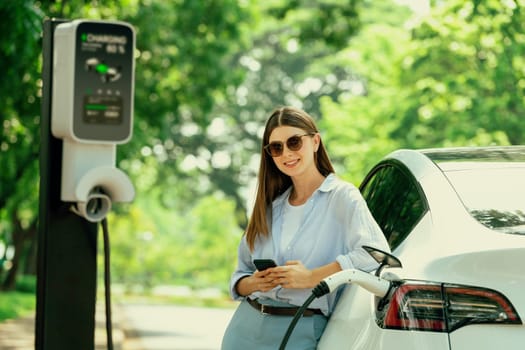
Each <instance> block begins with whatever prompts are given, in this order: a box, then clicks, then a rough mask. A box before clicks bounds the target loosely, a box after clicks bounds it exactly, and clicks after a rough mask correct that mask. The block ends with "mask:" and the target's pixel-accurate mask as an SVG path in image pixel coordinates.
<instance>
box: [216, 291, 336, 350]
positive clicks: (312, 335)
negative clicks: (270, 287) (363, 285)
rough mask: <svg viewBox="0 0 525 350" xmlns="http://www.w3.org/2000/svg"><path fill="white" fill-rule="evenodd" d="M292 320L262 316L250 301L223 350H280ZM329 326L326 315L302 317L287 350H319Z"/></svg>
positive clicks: (232, 326)
mask: <svg viewBox="0 0 525 350" xmlns="http://www.w3.org/2000/svg"><path fill="white" fill-rule="evenodd" d="M282 306H288V307H289V306H291V305H288V304H284V305H282ZM292 319H293V316H273V315H266V314H261V313H260V312H259V311H257V310H255V309H254V308H253V307H252V306H251V305H250V304H248V302H247V301H242V302H241V303H240V304H239V306H238V307H237V310H236V311H235V313H234V314H233V317H232V319H231V321H230V324H229V325H228V327H227V328H226V331H225V333H224V337H223V339H222V346H221V350H246V349H253V350H277V349H279V345H280V344H281V342H282V340H283V337H284V335H285V333H286V330H287V329H288V326H289V325H290V322H291V321H292ZM326 323H327V317H325V316H323V315H313V316H310V317H301V318H300V319H299V321H298V322H297V324H296V325H295V328H294V330H293V332H292V335H291V336H290V339H289V340H288V343H287V345H286V350H315V349H316V348H317V343H318V342H319V339H320V338H321V335H322V334H323V331H324V329H325V327H326Z"/></svg>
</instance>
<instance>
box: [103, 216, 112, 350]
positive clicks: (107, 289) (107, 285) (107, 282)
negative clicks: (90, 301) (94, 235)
mask: <svg viewBox="0 0 525 350" xmlns="http://www.w3.org/2000/svg"><path fill="white" fill-rule="evenodd" d="M102 234H103V237H104V297H105V306H106V336H107V346H108V350H113V329H112V322H111V275H110V261H109V255H110V254H109V253H110V248H109V231H108V221H107V219H106V218H104V219H103V220H102Z"/></svg>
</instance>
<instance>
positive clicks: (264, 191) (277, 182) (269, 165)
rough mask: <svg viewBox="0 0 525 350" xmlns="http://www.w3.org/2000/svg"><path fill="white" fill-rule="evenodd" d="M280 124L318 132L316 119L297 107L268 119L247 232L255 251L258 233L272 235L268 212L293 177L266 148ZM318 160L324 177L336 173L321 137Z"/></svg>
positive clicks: (276, 112) (249, 242)
mask: <svg viewBox="0 0 525 350" xmlns="http://www.w3.org/2000/svg"><path fill="white" fill-rule="evenodd" d="M279 126H292V127H296V128H299V129H302V130H304V131H305V133H312V134H314V133H318V132H319V130H318V129H317V126H316V125H315V122H314V119H313V118H312V117H311V116H310V115H309V114H308V113H306V112H304V111H303V110H300V109H298V108H294V107H281V108H277V109H275V110H274V111H273V112H272V114H271V115H270V118H268V121H267V122H266V126H265V128H264V134H263V139H262V144H261V163H260V166H259V175H258V184H257V195H256V197H255V204H254V207H253V212H252V215H251V217H250V221H249V222H248V227H247V228H246V232H245V234H246V239H247V242H248V246H249V247H250V250H252V251H253V249H254V246H255V241H256V239H257V237H258V236H259V235H263V236H268V235H269V229H268V221H267V218H266V211H267V210H268V209H270V210H271V205H272V202H273V200H274V199H275V198H277V197H278V196H279V195H280V194H282V193H283V192H284V191H285V190H286V189H288V187H290V186H291V185H292V179H291V178H290V177H289V176H288V175H286V174H284V173H282V172H281V171H280V170H279V169H278V168H277V166H276V165H275V163H274V162H273V159H272V157H271V156H270V155H268V154H267V153H266V152H265V151H264V148H263V147H264V146H265V145H267V144H268V142H269V140H270V134H271V133H272V131H273V130H274V129H275V128H277V127H279ZM315 163H316V166H317V169H318V170H319V172H320V173H321V174H322V175H323V176H325V177H326V176H328V174H330V173H333V172H335V171H334V168H333V166H332V163H331V162H330V158H329V157H328V153H327V152H326V149H325V147H324V145H323V142H322V140H321V141H320V144H319V148H318V150H317V152H316V154H315Z"/></svg>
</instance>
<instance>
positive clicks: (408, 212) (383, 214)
mask: <svg viewBox="0 0 525 350" xmlns="http://www.w3.org/2000/svg"><path fill="white" fill-rule="evenodd" d="M360 189H361V193H362V194H363V197H364V198H365V200H366V202H367V204H368V207H369V208H370V211H371V212H372V215H373V216H374V218H375V219H376V221H377V223H378V224H379V226H380V227H381V229H382V230H383V233H384V235H385V237H386V239H387V241H388V243H389V245H390V248H391V249H392V250H394V249H395V248H396V247H397V246H398V245H399V244H401V242H403V240H405V238H406V237H407V236H408V234H409V233H410V232H411V231H412V229H413V228H414V226H415V225H416V224H417V223H418V221H419V220H420V219H421V217H422V216H423V214H424V213H425V212H426V208H427V205H426V200H425V198H424V196H423V195H422V194H421V191H420V190H419V186H418V184H417V182H416V181H415V180H414V179H413V178H412V177H411V176H410V175H409V173H408V170H406V169H405V168H404V166H403V165H401V164H397V163H383V164H380V165H378V166H377V167H376V168H374V169H373V170H372V171H371V172H370V173H369V175H368V176H367V177H366V178H365V180H364V182H363V184H362V185H361V187H360Z"/></svg>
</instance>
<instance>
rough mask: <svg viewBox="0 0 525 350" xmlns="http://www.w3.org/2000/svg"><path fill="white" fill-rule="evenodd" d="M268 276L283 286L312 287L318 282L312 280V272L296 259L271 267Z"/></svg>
mask: <svg viewBox="0 0 525 350" xmlns="http://www.w3.org/2000/svg"><path fill="white" fill-rule="evenodd" d="M270 278H271V279H273V280H274V281H276V282H277V284H280V285H281V287H283V288H313V287H315V286H316V285H317V283H318V281H315V280H314V273H313V272H312V271H311V270H308V269H307V268H306V267H305V266H304V265H303V264H302V263H301V262H300V261H298V260H291V261H287V262H286V264H285V265H283V266H278V267H274V268H272V269H271V271H270Z"/></svg>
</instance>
